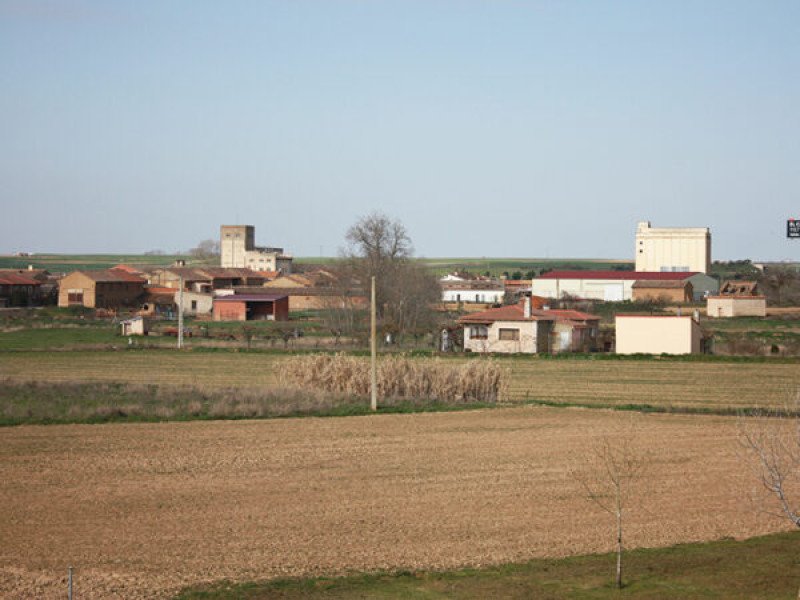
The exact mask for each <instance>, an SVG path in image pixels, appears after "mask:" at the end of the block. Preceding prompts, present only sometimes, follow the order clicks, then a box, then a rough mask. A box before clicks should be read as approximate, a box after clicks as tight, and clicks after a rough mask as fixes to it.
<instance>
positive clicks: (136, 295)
mask: <svg viewBox="0 0 800 600" xmlns="http://www.w3.org/2000/svg"><path fill="white" fill-rule="evenodd" d="M144 286H145V280H144V279H142V278H141V277H138V276H136V275H133V274H132V273H129V272H127V271H123V270H121V269H108V270H106V271H73V272H72V273H70V274H69V275H66V276H64V277H63V278H62V279H61V281H60V282H59V287H58V305H59V306H61V307H67V306H85V307H88V308H114V309H116V308H124V307H135V306H138V304H139V301H140V300H141V297H142V295H143V294H144Z"/></svg>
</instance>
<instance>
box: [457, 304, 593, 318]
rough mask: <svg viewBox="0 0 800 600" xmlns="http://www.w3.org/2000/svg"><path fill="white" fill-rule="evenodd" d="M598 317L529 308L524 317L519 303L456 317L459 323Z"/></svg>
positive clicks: (574, 312)
mask: <svg viewBox="0 0 800 600" xmlns="http://www.w3.org/2000/svg"><path fill="white" fill-rule="evenodd" d="M599 320H600V317H598V316H596V315H590V314H589V313H584V312H580V311H577V310H551V309H547V310H544V309H537V308H534V309H531V316H530V317H526V316H525V312H524V310H523V308H522V305H520V304H512V305H510V306H501V307H500V308H492V309H489V310H485V311H483V312H479V313H474V314H471V315H465V316H463V317H461V318H460V319H458V322H459V323H491V322H493V321H599Z"/></svg>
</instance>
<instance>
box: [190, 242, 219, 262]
mask: <svg viewBox="0 0 800 600" xmlns="http://www.w3.org/2000/svg"><path fill="white" fill-rule="evenodd" d="M189 254H191V255H192V256H196V257H197V258H212V257H214V256H219V242H218V241H217V240H203V241H201V242H200V243H199V244H197V248H192V249H191V250H189Z"/></svg>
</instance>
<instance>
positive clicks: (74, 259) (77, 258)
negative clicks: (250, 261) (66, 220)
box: [0, 254, 218, 273]
mask: <svg viewBox="0 0 800 600" xmlns="http://www.w3.org/2000/svg"><path fill="white" fill-rule="evenodd" d="M176 260H184V261H186V264H211V263H209V262H208V261H199V260H197V259H196V258H194V257H192V256H184V255H180V254H153V255H147V254H33V255H31V256H8V255H5V256H0V268H3V269H27V268H28V265H33V266H34V268H36V269H47V270H48V271H50V272H51V273H59V272H68V271H75V270H82V269H87V270H99V269H109V268H111V267H114V266H116V265H118V264H123V263H124V264H129V265H165V266H166V265H171V264H174V263H175V261H176ZM217 264H218V261H217Z"/></svg>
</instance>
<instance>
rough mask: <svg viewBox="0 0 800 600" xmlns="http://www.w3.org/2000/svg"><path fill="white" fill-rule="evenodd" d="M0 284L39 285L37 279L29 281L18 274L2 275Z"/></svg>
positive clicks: (0, 274)
mask: <svg viewBox="0 0 800 600" xmlns="http://www.w3.org/2000/svg"><path fill="white" fill-rule="evenodd" d="M0 283H2V284H4V285H39V282H38V281H36V280H35V279H29V278H28V277H23V276H22V275H17V274H16V273H0Z"/></svg>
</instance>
